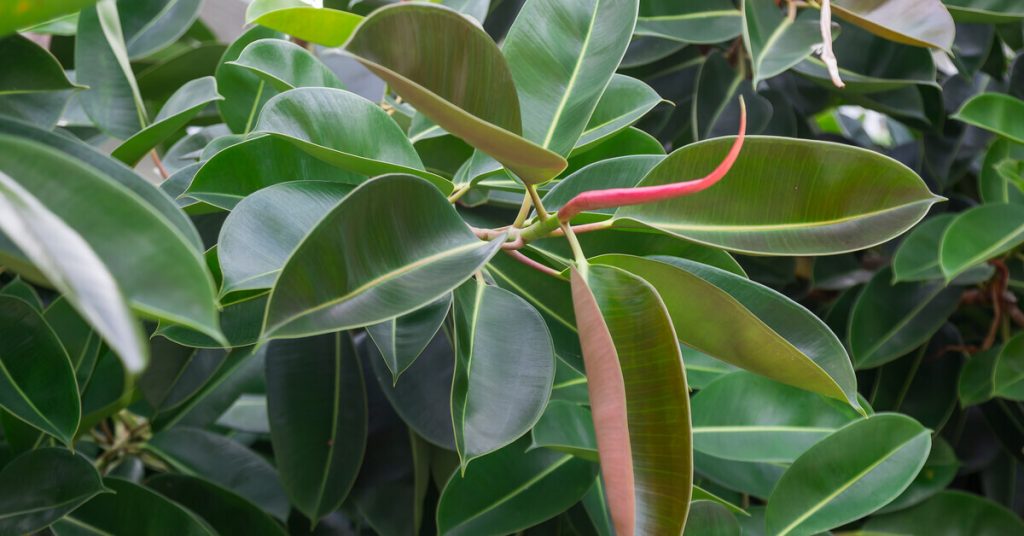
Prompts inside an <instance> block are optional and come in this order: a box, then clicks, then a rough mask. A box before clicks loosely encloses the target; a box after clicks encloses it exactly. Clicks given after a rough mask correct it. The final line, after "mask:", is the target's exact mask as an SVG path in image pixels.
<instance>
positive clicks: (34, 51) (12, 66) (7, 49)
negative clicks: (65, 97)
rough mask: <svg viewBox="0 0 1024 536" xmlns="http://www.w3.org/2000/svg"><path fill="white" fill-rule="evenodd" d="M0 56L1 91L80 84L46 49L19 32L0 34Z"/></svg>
mask: <svg viewBox="0 0 1024 536" xmlns="http://www.w3.org/2000/svg"><path fill="white" fill-rule="evenodd" d="M0 58H3V59H2V60H0V61H2V63H0V69H2V70H3V72H4V77H3V79H2V80H0V95H13V94H18V93H33V92H37V91H61V90H65V89H76V88H81V86H78V85H76V84H75V83H74V82H72V81H70V80H68V76H67V74H65V73H64V68H63V67H61V65H60V62H59V61H57V58H55V57H54V56H53V54H51V53H50V51H49V50H46V49H45V48H43V47H41V46H39V45H37V44H35V43H34V42H32V41H31V40H29V39H28V38H26V37H23V36H21V35H17V34H15V35H11V36H8V37H4V38H0Z"/></svg>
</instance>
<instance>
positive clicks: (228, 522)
mask: <svg viewBox="0 0 1024 536" xmlns="http://www.w3.org/2000/svg"><path fill="white" fill-rule="evenodd" d="M146 487H148V488H150V489H152V490H154V491H156V492H157V493H159V494H160V495H163V496H164V497H167V498H168V499H170V500H172V501H174V502H176V503H178V504H180V505H182V506H184V507H185V508H188V509H189V510H191V511H192V512H195V513H196V514H199V515H200V516H202V518H203V519H205V520H206V522H207V523H209V524H210V526H212V527H213V528H214V529H215V530H217V531H218V532H219V533H220V534H232V533H236V534H251V535H254V536H284V535H285V534H287V533H286V532H285V531H284V529H282V528H281V527H280V526H279V525H278V524H277V523H276V522H275V521H274V519H273V518H272V517H270V516H269V515H267V513H266V512H263V511H261V510H260V509H259V508H258V507H256V506H255V505H254V504H253V503H250V502H249V501H247V500H245V499H244V498H243V497H241V496H240V495H236V494H235V493H232V492H231V491H228V490H227V489H224V488H221V487H219V486H217V485H214V484H211V483H210V482H208V481H206V480H203V479H201V478H196V477H193V476H187V475H175V474H160V475H156V476H154V477H153V478H150V479H149V480H147V481H146Z"/></svg>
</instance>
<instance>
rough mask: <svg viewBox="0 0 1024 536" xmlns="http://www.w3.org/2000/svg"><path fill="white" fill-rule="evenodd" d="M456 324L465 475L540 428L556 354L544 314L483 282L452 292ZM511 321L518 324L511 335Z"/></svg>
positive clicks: (457, 411)
mask: <svg viewBox="0 0 1024 536" xmlns="http://www.w3.org/2000/svg"><path fill="white" fill-rule="evenodd" d="M454 318H455V376H454V380H453V382H452V397H451V400H452V418H453V419H454V423H455V448H456V451H457V452H458V453H459V458H460V460H461V462H462V470H463V471H465V470H466V466H467V464H469V462H470V461H471V460H473V459H475V458H478V457H480V456H483V455H484V454H487V453H489V452H493V451H495V450H498V449H500V448H502V447H504V446H505V445H508V444H510V443H512V442H513V441H515V440H516V439H518V438H519V437H520V436H522V435H523V434H525V433H526V432H528V431H529V430H530V428H532V427H533V425H534V424H535V423H536V422H537V419H539V418H540V415H541V413H542V412H543V411H544V406H546V405H547V402H548V398H549V397H550V396H551V385H552V382H553V381H554V377H555V354H554V349H553V347H552V343H551V335H550V334H549V333H548V329H547V326H546V325H545V324H544V319H543V318H541V316H540V313H538V312H537V311H536V310H535V309H534V308H533V307H531V306H530V304H528V303H526V301H525V300H523V299H522V298H520V297H518V296H516V295H515V294H512V293H511V292H509V291H507V290H504V289H501V288H499V287H495V286H491V285H487V284H486V283H485V282H484V281H482V280H481V279H480V278H475V279H473V280H471V281H469V282H467V283H465V284H463V285H462V286H460V287H459V288H458V289H456V290H455V308H454ZM509 318H515V319H516V321H515V327H514V328H511V329H510V326H509V325H508V319H509ZM499 392H500V393H502V395H501V397H500V398H496V397H495V393H499Z"/></svg>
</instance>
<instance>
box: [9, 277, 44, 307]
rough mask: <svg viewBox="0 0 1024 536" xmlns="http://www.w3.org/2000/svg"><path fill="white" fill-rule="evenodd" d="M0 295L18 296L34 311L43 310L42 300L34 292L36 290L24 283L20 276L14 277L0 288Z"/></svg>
mask: <svg viewBox="0 0 1024 536" xmlns="http://www.w3.org/2000/svg"><path fill="white" fill-rule="evenodd" d="M0 296H10V297H12V298H19V299H20V300H22V301H24V302H25V303H27V304H29V305H30V306H32V309H35V310H36V311H42V310H43V300H42V299H41V298H40V297H39V294H38V293H36V290H35V289H34V288H32V285H29V284H28V283H26V282H25V280H24V279H22V278H21V277H15V278H14V279H13V280H11V282H10V283H7V284H6V285H4V286H3V287H2V288H0Z"/></svg>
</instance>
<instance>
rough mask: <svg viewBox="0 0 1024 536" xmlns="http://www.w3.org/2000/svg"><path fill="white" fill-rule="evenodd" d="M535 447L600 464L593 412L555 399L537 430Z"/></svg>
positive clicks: (535, 427)
mask: <svg viewBox="0 0 1024 536" xmlns="http://www.w3.org/2000/svg"><path fill="white" fill-rule="evenodd" d="M531 437H532V439H533V444H532V445H531V446H530V447H531V448H540V447H544V448H549V449H553V450H557V451H561V452H565V453H566V454H572V455H573V456H576V457H578V458H583V459H585V460H591V461H594V462H596V461H598V459H597V440H596V439H595V437H594V421H593V417H592V416H591V414H590V410H589V409H587V408H586V407H584V406H581V405H579V404H576V403H574V402H568V401H565V400H552V401H551V402H550V403H548V407H547V408H546V409H545V410H544V414H543V415H541V417H540V420H539V421H537V424H536V425H534V427H533V432H532V434H531Z"/></svg>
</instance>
